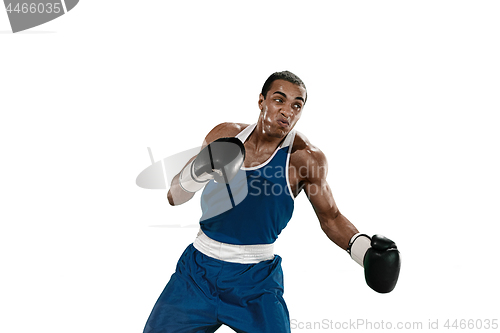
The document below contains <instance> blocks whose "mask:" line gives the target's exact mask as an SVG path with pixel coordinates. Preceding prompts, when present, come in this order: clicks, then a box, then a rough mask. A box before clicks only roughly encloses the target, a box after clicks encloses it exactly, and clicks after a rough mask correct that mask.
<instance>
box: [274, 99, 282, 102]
mask: <svg viewBox="0 0 500 333" xmlns="http://www.w3.org/2000/svg"><path fill="white" fill-rule="evenodd" d="M274 100H275V101H276V102H278V103H281V102H283V100H282V99H281V98H275V99H274Z"/></svg>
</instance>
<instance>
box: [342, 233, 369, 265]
mask: <svg viewBox="0 0 500 333" xmlns="http://www.w3.org/2000/svg"><path fill="white" fill-rule="evenodd" d="M371 241H372V240H371V238H370V237H368V236H367V235H365V234H360V233H358V234H356V235H354V236H352V238H351V240H350V241H349V246H348V248H347V252H349V253H350V255H351V258H352V259H353V260H354V261H355V262H357V263H358V264H360V265H361V267H363V259H364V258H365V254H366V251H368V249H369V248H370V247H371Z"/></svg>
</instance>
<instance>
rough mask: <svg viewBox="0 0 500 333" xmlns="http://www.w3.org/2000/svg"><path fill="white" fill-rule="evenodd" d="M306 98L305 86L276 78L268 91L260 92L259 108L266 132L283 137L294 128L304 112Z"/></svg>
mask: <svg viewBox="0 0 500 333" xmlns="http://www.w3.org/2000/svg"><path fill="white" fill-rule="evenodd" d="M305 100H306V90H305V89H304V87H302V86H299V85H296V84H293V83H291V82H288V81H285V80H275V81H274V82H273V83H272V84H271V87H270V89H269V91H268V92H267V96H266V98H265V99H264V96H263V95H262V94H260V96H259V108H260V110H261V114H260V117H259V122H261V123H262V125H263V128H264V130H265V132H266V133H268V134H271V135H276V136H279V137H282V136H284V135H286V134H288V132H290V131H291V130H292V128H293V127H294V126H295V124H296V123H297V121H298V120H299V118H300V115H301V114H302V108H303V107H304V103H305Z"/></svg>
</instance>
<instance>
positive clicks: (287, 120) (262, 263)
mask: <svg viewBox="0 0 500 333" xmlns="http://www.w3.org/2000/svg"><path fill="white" fill-rule="evenodd" d="M306 101H307V91H306V87H305V85H304V83H303V82H302V80H300V78H298V77H297V76H296V75H294V74H293V73H291V72H288V71H285V72H277V73H274V74H272V75H271V76H270V77H269V78H268V79H267V80H266V82H265V83H264V86H263V88H262V91H261V93H260V95H259V100H258V106H259V115H258V118H257V122H256V123H254V124H251V125H248V124H241V123H222V124H219V125H217V126H215V128H213V129H212V130H211V131H210V132H209V133H208V134H207V136H206V137H205V140H204V142H203V145H202V150H201V151H200V153H199V154H198V155H197V156H195V157H193V158H192V159H191V160H190V161H189V162H188V163H187V164H186V166H185V167H184V168H183V169H182V170H181V172H179V174H178V175H176V176H175V177H174V178H173V180H172V184H171V187H170V190H169V192H168V200H169V203H170V204H171V205H180V204H183V203H185V202H188V201H189V200H190V199H191V198H192V197H193V195H194V193H196V192H197V191H200V190H203V192H202V194H201V206H202V216H201V218H200V231H199V233H198V236H197V237H196V239H195V241H194V242H193V243H192V244H190V245H189V246H188V247H187V248H186V250H185V251H184V253H183V254H182V256H181V258H180V259H179V261H178V264H177V267H176V271H175V273H174V274H173V275H172V277H171V279H170V281H169V282H168V284H167V286H166V287H165V289H164V290H163V292H162V294H161V295H160V297H159V299H158V301H157V302H156V304H155V306H154V308H153V310H152V312H151V315H150V317H149V319H148V321H147V323H146V327H145V329H144V332H145V333H160V332H172V333H173V332H183V333H187V332H192V333H194V332H215V331H216V330H217V329H218V328H219V327H220V326H221V325H223V324H224V325H227V326H229V327H231V328H232V329H233V330H235V331H236V332H251V333H255V332H272V333H277V332H290V319H289V314H288V310H287V307H286V303H285V301H284V299H283V273H282V270H281V257H280V256H278V255H275V254H274V252H273V243H274V241H275V240H276V239H277V237H278V235H279V234H280V233H281V231H282V230H283V228H285V227H286V225H287V223H288V221H289V220H290V218H291V217H292V213H293V208H294V200H295V198H296V197H297V196H298V195H299V194H300V193H301V192H304V193H305V194H306V195H307V197H308V199H309V201H310V203H311V204H312V206H313V208H314V211H315V213H316V215H317V218H318V220H319V223H320V226H321V228H322V230H323V231H324V232H325V234H326V236H327V237H328V238H329V239H330V240H331V241H333V242H334V243H335V244H337V245H338V246H339V247H340V248H342V249H343V250H345V251H347V252H348V253H349V254H350V256H351V257H352V259H353V260H354V261H356V262H357V263H358V264H360V265H361V266H363V267H364V270H365V279H366V282H367V284H368V286H370V287H371V288H372V289H374V290H375V291H377V292H379V293H388V292H390V291H392V290H393V289H394V287H395V285H396V282H397V279H398V275H399V270H400V257H399V251H398V249H397V247H396V244H395V243H394V242H393V241H391V240H389V239H388V238H386V237H384V236H381V235H374V236H373V237H369V236H367V235H365V234H361V233H359V231H358V230H357V229H356V227H355V226H354V225H353V224H352V223H351V222H350V221H349V220H348V219H347V218H346V217H345V216H343V215H342V214H341V213H340V211H339V209H338V207H337V205H336V203H335V200H334V199H333V196H332V192H331V190H330V187H329V185H328V183H327V181H326V176H327V169H328V165H327V159H326V157H325V155H324V154H323V152H322V151H321V150H320V149H318V148H317V147H316V146H314V145H313V144H312V143H311V142H310V141H309V140H308V139H307V138H306V136H304V135H303V134H302V133H299V132H297V131H296V130H295V129H294V127H295V125H296V123H297V121H298V120H299V119H300V117H301V115H302V112H303V109H304V105H305V104H306Z"/></svg>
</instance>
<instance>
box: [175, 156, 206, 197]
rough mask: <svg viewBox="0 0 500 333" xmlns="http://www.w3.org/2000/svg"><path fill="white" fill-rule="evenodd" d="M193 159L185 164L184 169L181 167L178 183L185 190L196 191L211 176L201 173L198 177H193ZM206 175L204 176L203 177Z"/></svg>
mask: <svg viewBox="0 0 500 333" xmlns="http://www.w3.org/2000/svg"><path fill="white" fill-rule="evenodd" d="M194 161H195V160H193V161H192V162H191V163H189V164H188V165H186V166H185V167H184V169H182V171H181V174H180V176H179V185H180V186H181V187H182V189H183V190H184V191H186V192H192V193H194V192H197V191H199V190H201V189H202V188H203V187H204V186H205V185H206V184H207V183H208V182H209V181H210V179H212V178H213V177H212V176H211V175H208V174H203V175H202V177H200V178H195V176H194V175H193V173H192V172H191V170H192V169H193V163H194ZM203 176H206V177H203Z"/></svg>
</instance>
